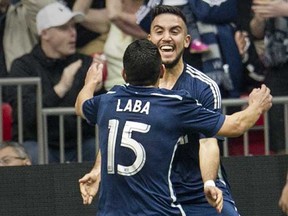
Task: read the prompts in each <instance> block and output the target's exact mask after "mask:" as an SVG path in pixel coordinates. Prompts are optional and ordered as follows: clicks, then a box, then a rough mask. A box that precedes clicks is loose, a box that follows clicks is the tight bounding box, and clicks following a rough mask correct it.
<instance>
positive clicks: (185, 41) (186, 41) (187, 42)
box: [184, 35, 191, 48]
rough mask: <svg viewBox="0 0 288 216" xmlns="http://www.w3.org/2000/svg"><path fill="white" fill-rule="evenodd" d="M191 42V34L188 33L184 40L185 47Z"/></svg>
mask: <svg viewBox="0 0 288 216" xmlns="http://www.w3.org/2000/svg"><path fill="white" fill-rule="evenodd" d="M190 42H191V36H190V35H186V37H185V40H184V47H185V48H188V47H189V45H190Z"/></svg>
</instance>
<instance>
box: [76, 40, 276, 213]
mask: <svg viewBox="0 0 288 216" xmlns="http://www.w3.org/2000/svg"><path fill="white" fill-rule="evenodd" d="M123 61H124V62H123V64H124V70H123V78H124V80H125V81H126V82H127V83H128V84H127V85H122V86H115V87H114V88H113V89H111V90H110V91H109V92H108V93H107V94H105V95H101V96H96V97H93V92H94V90H95V89H96V88H97V86H99V85H100V83H101V81H102V78H101V76H102V67H103V66H102V65H97V64H94V65H92V66H91V67H90V69H89V71H88V73H87V76H86V79H85V85H84V87H83V88H82V90H81V91H80V93H79V95H78V97H77V100H76V104H75V108H76V113H77V114H78V115H81V116H82V117H84V118H86V119H87V121H89V122H90V123H91V124H98V126H99V134H100V137H99V139H100V151H101V160H102V161H101V187H100V198H99V210H98V214H97V215H100V216H101V215H115V216H116V215H117V216H121V215H133V216H134V215H186V214H185V212H184V211H183V208H182V206H181V205H180V204H179V203H178V202H177V199H176V197H175V192H174V190H173V187H172V184H171V179H170V177H171V176H170V174H171V165H172V161H173V157H174V154H175V151H176V149H177V148H178V147H179V139H180V138H181V137H182V136H183V135H185V134H187V132H188V131H194V132H195V133H200V132H201V133H203V134H205V135H206V136H214V135H215V134H216V133H217V134H218V135H225V136H239V135H241V134H243V133H244V132H245V131H246V130H247V129H249V128H250V127H252V126H253V125H254V124H255V122H256V121H257V119H258V118H259V116H260V115H261V114H262V113H263V112H265V111H267V110H268V109H270V107H271V106H272V102H271V101H272V96H271V95H270V90H269V89H268V88H267V87H266V86H265V85H263V86H262V87H261V89H254V90H253V91H252V93H251V94H250V96H249V106H248V107H247V108H246V109H245V110H244V111H241V112H238V113H234V114H233V115H231V116H224V115H222V114H221V113H218V112H214V111H211V110H207V109H205V108H203V107H202V106H201V105H200V104H199V103H198V102H197V101H196V100H194V99H193V98H192V97H191V96H190V94H189V93H187V92H186V91H172V90H166V89H159V88H158V84H159V78H161V77H162V76H163V73H164V66H163V65H162V60H161V56H160V53H159V50H158V48H157V46H155V45H154V44H153V43H152V42H150V41H148V40H137V41H135V42H133V43H132V44H130V45H129V46H128V48H127V49H126V51H125V53H124V58H123ZM95 165H97V161H96V163H95ZM94 171H95V173H90V178H91V179H89V180H87V181H84V180H83V181H82V182H81V181H80V189H81V193H82V197H83V201H84V203H85V204H86V203H88V204H89V203H91V201H92V200H91V199H92V198H93V196H95V190H94V191H93V190H92V191H91V187H94V186H95V187H97V184H98V182H97V180H95V178H93V176H94V177H96V178H97V175H98V173H97V172H98V171H96V170H94V169H92V171H91V172H94ZM84 177H85V176H84ZM208 187H209V186H208ZM212 188H215V187H212ZM218 195H219V194H218V193H217V190H214V191H213V190H211V199H214V202H215V205H219V204H220V205H221V202H222V199H221V198H222V196H221V194H220V196H218ZM91 196H92V197H91ZM187 215H188V214H187Z"/></svg>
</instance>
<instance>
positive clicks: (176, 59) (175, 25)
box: [148, 14, 190, 68]
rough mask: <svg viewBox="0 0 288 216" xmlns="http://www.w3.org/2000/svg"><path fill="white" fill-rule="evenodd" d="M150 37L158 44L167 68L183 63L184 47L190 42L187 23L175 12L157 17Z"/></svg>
mask: <svg viewBox="0 0 288 216" xmlns="http://www.w3.org/2000/svg"><path fill="white" fill-rule="evenodd" d="M148 39H149V40H151V41H152V42H153V43H154V44H156V45H157V46H158V48H159V51H160V54H161V58H162V61H163V64H164V65H165V66H166V68H172V67H175V66H176V65H178V64H181V63H182V55H183V52H184V49H185V48H187V47H188V46H189V44H190V36H189V35H188V34H187V28H186V25H185V23H184V22H183V20H182V19H181V18H180V17H178V16H176V15H173V14H160V15H158V16H157V17H155V19H154V20H153V22H152V23H151V30H150V35H148Z"/></svg>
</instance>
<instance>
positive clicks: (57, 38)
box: [42, 19, 77, 58]
mask: <svg viewBox="0 0 288 216" xmlns="http://www.w3.org/2000/svg"><path fill="white" fill-rule="evenodd" d="M76 37H77V33H76V28H75V22H74V20H73V19H72V20H70V21H69V22H68V23H66V24H64V25H62V26H57V27H52V28H49V29H46V30H43V33H42V38H43V40H45V42H46V44H49V49H46V51H47V50H48V53H46V54H48V56H49V57H53V58H64V57H67V56H69V55H72V54H74V53H75V52H76Z"/></svg>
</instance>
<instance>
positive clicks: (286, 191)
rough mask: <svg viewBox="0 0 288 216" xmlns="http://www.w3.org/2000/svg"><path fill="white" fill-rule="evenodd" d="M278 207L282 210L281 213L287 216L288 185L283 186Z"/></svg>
mask: <svg viewBox="0 0 288 216" xmlns="http://www.w3.org/2000/svg"><path fill="white" fill-rule="evenodd" d="M279 207H280V208H281V209H282V211H283V212H284V213H285V214H286V215H288V184H287V183H286V185H285V186H284V188H283V190H282V194H281V197H280V200H279Z"/></svg>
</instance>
